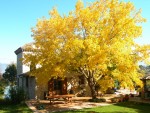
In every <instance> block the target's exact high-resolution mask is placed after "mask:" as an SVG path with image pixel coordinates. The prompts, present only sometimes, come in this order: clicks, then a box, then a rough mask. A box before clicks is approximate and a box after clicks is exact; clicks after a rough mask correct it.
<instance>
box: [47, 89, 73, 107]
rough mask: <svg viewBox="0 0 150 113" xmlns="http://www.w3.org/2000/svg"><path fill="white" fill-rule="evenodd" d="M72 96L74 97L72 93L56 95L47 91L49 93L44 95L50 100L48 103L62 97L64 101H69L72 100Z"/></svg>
mask: <svg viewBox="0 0 150 113" xmlns="http://www.w3.org/2000/svg"><path fill="white" fill-rule="evenodd" d="M73 97H75V95H73V94H65V95H58V94H55V93H53V92H49V94H48V95H46V98H47V99H48V100H49V101H50V104H52V103H53V102H54V101H56V100H58V99H63V100H64V101H65V102H66V103H70V102H72V98H73Z"/></svg>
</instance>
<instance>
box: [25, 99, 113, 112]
mask: <svg viewBox="0 0 150 113" xmlns="http://www.w3.org/2000/svg"><path fill="white" fill-rule="evenodd" d="M105 98H106V100H107V102H101V103H95V102H88V100H89V99H91V97H74V99H73V101H72V102H71V103H66V102H65V101H63V100H57V101H54V103H52V104H50V101H49V100H38V101H37V100H29V101H26V104H27V105H28V107H29V108H30V109H31V110H32V111H33V112H34V113H37V112H38V113H47V112H58V111H68V110H76V109H83V108H92V107H97V106H106V105H111V104H113V103H110V101H109V98H110V97H105Z"/></svg>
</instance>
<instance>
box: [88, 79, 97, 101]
mask: <svg viewBox="0 0 150 113" xmlns="http://www.w3.org/2000/svg"><path fill="white" fill-rule="evenodd" d="M87 81H88V85H89V87H90V90H91V96H92V99H96V96H97V95H96V89H95V85H96V83H95V80H94V78H93V76H89V77H88V78H87Z"/></svg>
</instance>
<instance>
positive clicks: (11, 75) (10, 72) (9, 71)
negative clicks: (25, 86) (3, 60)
mask: <svg viewBox="0 0 150 113" xmlns="http://www.w3.org/2000/svg"><path fill="white" fill-rule="evenodd" d="M16 75H17V69H16V65H15V64H10V65H8V66H7V68H6V69H5V72H4V73H3V78H4V79H6V80H7V81H8V82H10V83H11V84H12V85H14V84H15V81H16Z"/></svg>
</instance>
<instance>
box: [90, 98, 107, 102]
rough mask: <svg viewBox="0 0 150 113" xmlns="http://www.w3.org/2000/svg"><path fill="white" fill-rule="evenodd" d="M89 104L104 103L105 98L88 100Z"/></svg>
mask: <svg viewBox="0 0 150 113" xmlns="http://www.w3.org/2000/svg"><path fill="white" fill-rule="evenodd" d="M89 101H90V102H106V99H105V98H95V99H89Z"/></svg>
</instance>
